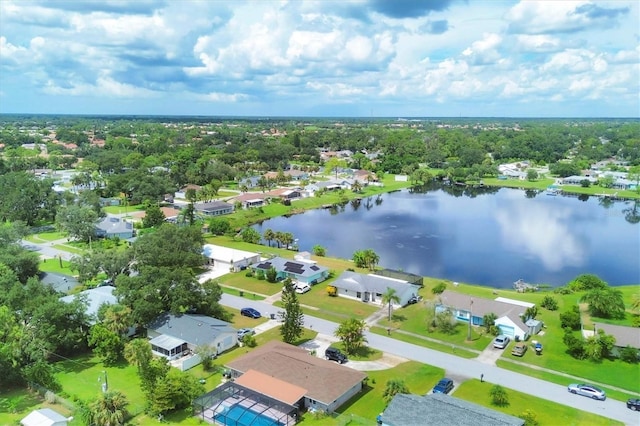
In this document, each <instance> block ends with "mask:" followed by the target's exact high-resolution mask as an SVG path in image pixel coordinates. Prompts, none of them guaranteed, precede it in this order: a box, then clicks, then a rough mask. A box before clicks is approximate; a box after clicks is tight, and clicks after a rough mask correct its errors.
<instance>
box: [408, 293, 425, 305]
mask: <svg viewBox="0 0 640 426" xmlns="http://www.w3.org/2000/svg"><path fill="white" fill-rule="evenodd" d="M421 300H422V296H418V295H416V294H414V295H413V296H411V298H409V300H407V305H413V304H416V303H418V302H419V301H421Z"/></svg>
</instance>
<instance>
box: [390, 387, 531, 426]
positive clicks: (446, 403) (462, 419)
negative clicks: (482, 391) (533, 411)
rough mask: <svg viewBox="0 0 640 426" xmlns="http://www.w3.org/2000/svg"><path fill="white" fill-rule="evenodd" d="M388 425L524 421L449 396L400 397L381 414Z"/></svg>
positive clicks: (499, 425) (491, 425)
mask: <svg viewBox="0 0 640 426" xmlns="http://www.w3.org/2000/svg"><path fill="white" fill-rule="evenodd" d="M382 424H383V425H387V426H429V425H438V426H440V425H447V426H478V425H482V426H523V425H524V420H522V419H520V418H518V417H514V416H510V415H507V414H503V413H500V412H498V411H495V410H492V409H490V408H486V407H483V406H481V405H477V404H474V403H472V402H468V401H464V400H462V399H459V398H456V397H454V396H450V395H442V394H429V395H426V396H419V395H405V394H398V395H396V396H395V397H394V398H393V400H392V401H391V402H390V403H389V406H388V407H387V409H386V410H385V411H384V413H383V414H382Z"/></svg>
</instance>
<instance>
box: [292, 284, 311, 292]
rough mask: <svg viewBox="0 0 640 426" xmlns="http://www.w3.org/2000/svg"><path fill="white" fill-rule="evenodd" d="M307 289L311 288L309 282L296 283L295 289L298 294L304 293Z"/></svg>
mask: <svg viewBox="0 0 640 426" xmlns="http://www.w3.org/2000/svg"><path fill="white" fill-rule="evenodd" d="M309 290H311V286H310V285H309V284H298V285H297V286H296V290H295V291H296V293H298V294H304V293H306V292H308V291H309Z"/></svg>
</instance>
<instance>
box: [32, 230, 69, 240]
mask: <svg viewBox="0 0 640 426" xmlns="http://www.w3.org/2000/svg"><path fill="white" fill-rule="evenodd" d="M66 237H67V234H66V233H64V232H58V231H48V232H41V233H39V234H33V235H27V236H26V237H25V240H27V241H30V242H32V243H44V242H47V241H55V240H61V239H63V238H66Z"/></svg>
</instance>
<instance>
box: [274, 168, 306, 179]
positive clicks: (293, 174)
mask: <svg viewBox="0 0 640 426" xmlns="http://www.w3.org/2000/svg"><path fill="white" fill-rule="evenodd" d="M282 174H284V175H285V177H287V178H288V179H289V180H296V181H298V180H305V179H309V173H307V172H303V171H302V170H294V169H292V170H285V171H283V172H282ZM263 176H264V177H265V179H269V180H276V179H278V172H267V173H265V174H264V175H263Z"/></svg>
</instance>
